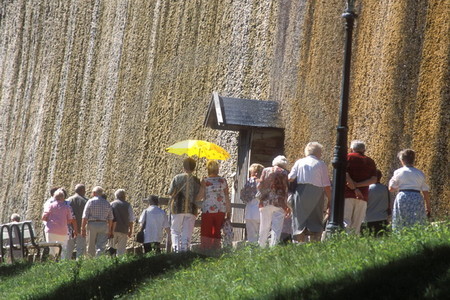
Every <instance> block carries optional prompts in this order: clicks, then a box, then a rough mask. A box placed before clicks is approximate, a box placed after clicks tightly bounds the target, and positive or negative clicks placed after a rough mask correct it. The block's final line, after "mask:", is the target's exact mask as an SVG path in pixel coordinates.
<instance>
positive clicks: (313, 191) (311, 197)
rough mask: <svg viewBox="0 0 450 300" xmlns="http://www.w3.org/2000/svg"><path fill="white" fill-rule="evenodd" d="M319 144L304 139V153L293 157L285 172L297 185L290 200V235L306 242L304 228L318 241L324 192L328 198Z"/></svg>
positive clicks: (327, 184) (326, 170)
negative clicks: (290, 167)
mask: <svg viewBox="0 0 450 300" xmlns="http://www.w3.org/2000/svg"><path fill="white" fill-rule="evenodd" d="M322 149H323V146H322V145H321V144H319V143H317V142H311V143H308V144H307V145H306V147H305V156H306V157H304V158H301V159H299V160H297V161H296V162H295V164H294V167H293V168H292V170H291V172H290V173H289V181H291V182H292V181H294V180H295V181H296V182H297V187H296V190H295V194H294V197H293V202H292V227H293V235H294V239H295V240H297V241H298V242H306V233H307V231H308V233H309V235H310V239H311V240H312V241H319V240H320V237H321V235H322V231H323V225H324V224H323V219H324V212H325V210H326V208H327V206H328V205H327V204H326V202H325V195H326V196H327V198H328V200H329V199H331V188H330V186H331V184H330V178H329V176H328V169H327V166H326V164H325V163H324V162H323V161H322V160H320V158H321V157H322Z"/></svg>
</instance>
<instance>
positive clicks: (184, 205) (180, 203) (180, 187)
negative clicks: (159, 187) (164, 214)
mask: <svg viewBox="0 0 450 300" xmlns="http://www.w3.org/2000/svg"><path fill="white" fill-rule="evenodd" d="M199 190H200V180H199V179H198V178H197V177H196V176H194V175H192V174H188V173H183V174H178V175H176V176H175V177H174V178H173V179H172V182H171V183H170V187H169V195H173V194H175V196H174V197H173V201H171V205H170V209H171V212H172V213H173V214H181V213H190V214H196V213H197V206H196V205H195V197H196V196H197V194H198V192H199Z"/></svg>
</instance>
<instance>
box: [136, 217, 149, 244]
mask: <svg viewBox="0 0 450 300" xmlns="http://www.w3.org/2000/svg"><path fill="white" fill-rule="evenodd" d="M146 222H147V210H146V211H145V213H144V223H142V227H141V230H139V231H138V233H136V242H138V243H141V244H143V243H144V229H145V223H146Z"/></svg>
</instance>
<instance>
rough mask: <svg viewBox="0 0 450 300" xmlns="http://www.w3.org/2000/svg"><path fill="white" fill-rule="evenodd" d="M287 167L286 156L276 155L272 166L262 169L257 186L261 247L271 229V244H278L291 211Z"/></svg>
mask: <svg viewBox="0 0 450 300" xmlns="http://www.w3.org/2000/svg"><path fill="white" fill-rule="evenodd" d="M286 167H287V160H286V157H284V156H282V155H279V156H277V157H275V159H274V160H273V162H272V167H268V168H265V169H264V170H263V171H262V174H261V178H260V180H259V183H258V186H257V189H258V199H259V213H260V225H259V240H258V243H259V245H260V246H261V247H266V245H267V238H268V237H269V232H270V230H271V229H272V234H271V240H270V246H271V247H272V246H275V245H276V244H278V242H279V241H280V236H281V231H282V229H283V222H284V217H285V215H286V214H287V213H289V208H288V206H287V197H288V186H289V182H288V172H287V171H286Z"/></svg>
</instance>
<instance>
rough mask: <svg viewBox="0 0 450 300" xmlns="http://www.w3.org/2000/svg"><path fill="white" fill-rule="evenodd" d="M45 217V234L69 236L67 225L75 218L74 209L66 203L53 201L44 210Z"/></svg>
mask: <svg viewBox="0 0 450 300" xmlns="http://www.w3.org/2000/svg"><path fill="white" fill-rule="evenodd" d="M43 216H45V217H47V222H46V224H45V232H48V233H53V234H59V235H66V234H68V228H67V224H69V223H70V222H71V221H72V220H73V219H74V218H75V217H74V216H73V213H72V208H71V207H70V205H68V204H67V203H66V202H65V201H53V202H52V203H50V204H49V205H48V206H47V207H46V209H45V210H44V214H43Z"/></svg>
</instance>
